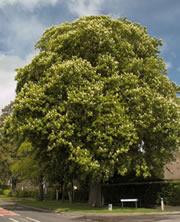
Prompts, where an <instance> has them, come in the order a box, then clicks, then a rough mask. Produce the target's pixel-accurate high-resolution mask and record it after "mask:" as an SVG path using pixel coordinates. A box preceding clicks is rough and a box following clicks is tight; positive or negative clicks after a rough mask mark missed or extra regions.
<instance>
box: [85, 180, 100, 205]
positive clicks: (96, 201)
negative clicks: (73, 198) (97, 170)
mask: <svg viewBox="0 0 180 222" xmlns="http://www.w3.org/2000/svg"><path fill="white" fill-rule="evenodd" d="M102 199H103V198H102V190H101V183H99V182H92V183H91V184H90V190H89V201H88V202H89V204H90V205H91V206H92V207H102V205H103V203H102V202H103V201H102Z"/></svg>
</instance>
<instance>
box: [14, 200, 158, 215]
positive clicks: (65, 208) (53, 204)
mask: <svg viewBox="0 0 180 222" xmlns="http://www.w3.org/2000/svg"><path fill="white" fill-rule="evenodd" d="M17 203H19V204H22V205H27V206H32V207H37V208H43V209H48V210H52V211H55V212H80V213H153V212H154V213H155V212H159V210H158V209H150V208H121V207H114V206H113V210H112V211H108V209H107V206H106V207H103V208H94V207H90V206H88V204H85V203H72V204H69V203H68V202H61V201H48V200H45V201H37V200H34V199H18V200H17Z"/></svg>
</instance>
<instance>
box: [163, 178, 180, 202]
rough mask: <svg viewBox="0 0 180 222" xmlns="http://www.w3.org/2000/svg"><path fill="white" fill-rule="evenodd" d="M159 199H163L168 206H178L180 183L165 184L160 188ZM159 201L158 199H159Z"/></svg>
mask: <svg viewBox="0 0 180 222" xmlns="http://www.w3.org/2000/svg"><path fill="white" fill-rule="evenodd" d="M159 197H163V199H164V200H165V203H166V204H168V205H175V206H176V205H177V206H179V205H180V183H178V182H177V183H173V182H170V183H167V184H166V185H164V186H163V187H162V190H161V192H160V193H159ZM159 199H160V198H159Z"/></svg>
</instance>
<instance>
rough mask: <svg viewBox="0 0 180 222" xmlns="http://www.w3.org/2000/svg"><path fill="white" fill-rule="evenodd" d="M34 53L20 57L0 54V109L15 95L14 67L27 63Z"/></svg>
mask: <svg viewBox="0 0 180 222" xmlns="http://www.w3.org/2000/svg"><path fill="white" fill-rule="evenodd" d="M34 55H35V53H31V54H29V55H28V56H26V58H25V59H21V58H20V57H18V56H11V55H3V54H1V55H0V109H2V108H3V107H4V106H5V105H7V104H8V103H9V102H10V101H11V100H13V99H14V97H15V88H16V82H15V69H16V68H18V67H22V66H24V65H25V64H27V63H29V62H30V61H31V59H32V57H33V56H34Z"/></svg>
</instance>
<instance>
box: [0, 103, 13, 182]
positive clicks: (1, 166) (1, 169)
mask: <svg viewBox="0 0 180 222" xmlns="http://www.w3.org/2000/svg"><path fill="white" fill-rule="evenodd" d="M12 106H13V102H11V103H10V104H9V105H7V106H5V107H4V108H3V109H2V112H1V115H0V153H1V155H0V180H1V182H2V183H6V184H7V182H8V180H10V178H11V176H12V172H11V169H10V165H11V163H12V161H13V158H14V155H15V143H14V142H13V139H9V138H7V137H6V135H5V134H4V131H3V126H4V122H5V120H6V118H8V116H10V115H11V113H12Z"/></svg>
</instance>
